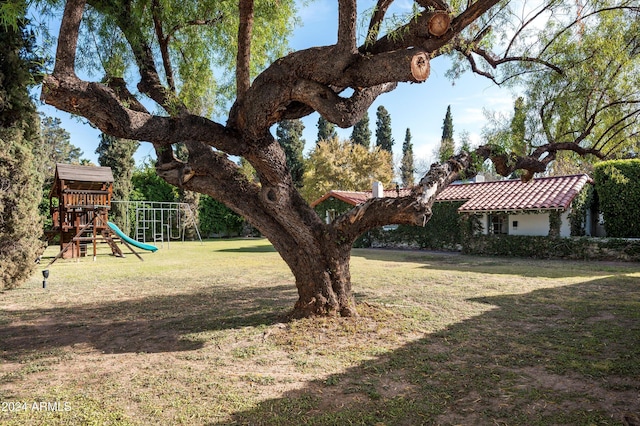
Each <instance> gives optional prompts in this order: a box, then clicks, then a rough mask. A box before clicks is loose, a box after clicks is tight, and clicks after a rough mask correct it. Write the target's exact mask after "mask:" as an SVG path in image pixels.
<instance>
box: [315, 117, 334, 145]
mask: <svg viewBox="0 0 640 426" xmlns="http://www.w3.org/2000/svg"><path fill="white" fill-rule="evenodd" d="M316 127H317V128H318V139H317V140H316V145H317V144H319V143H320V142H322V141H328V140H331V139H333V138H335V137H337V136H338V133H337V132H336V126H335V124H333V123H331V122H329V121H327V120H325V118H324V117H323V116H320V118H319V119H318V124H316Z"/></svg>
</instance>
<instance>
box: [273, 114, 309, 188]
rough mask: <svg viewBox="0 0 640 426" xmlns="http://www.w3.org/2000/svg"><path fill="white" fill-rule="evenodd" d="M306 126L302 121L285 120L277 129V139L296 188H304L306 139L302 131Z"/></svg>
mask: <svg viewBox="0 0 640 426" xmlns="http://www.w3.org/2000/svg"><path fill="white" fill-rule="evenodd" d="M303 130H304V124H302V121H300V120H285V121H281V122H280V123H278V126H277V127H276V137H277V138H278V142H279V143H280V145H281V146H282V148H283V149H284V152H285V154H286V155H287V167H288V168H289V171H290V172H291V177H292V179H293V182H294V184H295V185H296V187H298V188H300V187H302V175H304V159H303V158H302V151H303V150H304V143H305V141H304V139H302V131H303Z"/></svg>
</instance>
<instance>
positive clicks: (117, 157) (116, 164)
mask: <svg viewBox="0 0 640 426" xmlns="http://www.w3.org/2000/svg"><path fill="white" fill-rule="evenodd" d="M139 145H140V143H139V142H138V141H132V140H129V139H120V138H116V137H114V136H110V135H107V134H104V133H102V134H101V135H100V143H99V144H98V148H97V149H96V154H98V163H99V164H100V165H101V166H104V167H111V171H112V173H113V180H114V182H113V196H114V198H115V199H116V200H119V201H129V199H130V195H131V191H133V182H132V181H131V179H132V177H133V171H134V169H135V166H136V162H135V160H134V159H133V154H135V152H136V150H137V149H138V146H139ZM110 214H111V215H113V216H112V219H111V220H113V221H114V222H115V223H116V224H117V225H118V226H119V227H120V229H122V230H123V231H124V232H125V233H126V234H129V233H130V229H129V228H127V227H126V225H127V224H128V223H129V221H127V220H126V215H127V214H128V209H127V208H126V206H125V205H123V204H117V203H116V204H114V205H113V209H112V211H111V213H110Z"/></svg>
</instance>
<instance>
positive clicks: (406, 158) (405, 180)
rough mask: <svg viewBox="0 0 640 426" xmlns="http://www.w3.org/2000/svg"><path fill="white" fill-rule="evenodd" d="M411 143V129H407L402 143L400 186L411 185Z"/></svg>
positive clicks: (406, 186)
mask: <svg viewBox="0 0 640 426" xmlns="http://www.w3.org/2000/svg"><path fill="white" fill-rule="evenodd" d="M414 171H415V168H414V166H413V144H412V143H411V131H410V130H409V129H407V132H406V134H405V136H404V143H403V144H402V163H401V164H400V176H401V178H402V186H404V187H405V188H409V187H411V186H413V184H414V181H413V172H414Z"/></svg>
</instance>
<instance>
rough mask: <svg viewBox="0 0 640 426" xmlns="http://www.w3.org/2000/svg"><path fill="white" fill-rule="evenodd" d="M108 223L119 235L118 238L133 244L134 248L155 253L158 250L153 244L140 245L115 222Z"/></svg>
mask: <svg viewBox="0 0 640 426" xmlns="http://www.w3.org/2000/svg"><path fill="white" fill-rule="evenodd" d="M107 223H108V224H109V228H111V229H113V232H115V233H116V234H117V235H118V237H120V238H122V239H123V240H124V241H126V242H127V243H129V244H131V245H132V246H135V247H138V248H139V249H142V250H148V251H151V252H155V251H157V250H158V247H156V246H152V245H151V244H145V243H140V242H138V241H136V240H134V239H133V238H129V237H128V236H127V235H126V234H125V233H124V232H122V231H121V230H120V228H118V225H116V224H115V223H113V222H107Z"/></svg>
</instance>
